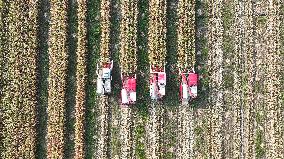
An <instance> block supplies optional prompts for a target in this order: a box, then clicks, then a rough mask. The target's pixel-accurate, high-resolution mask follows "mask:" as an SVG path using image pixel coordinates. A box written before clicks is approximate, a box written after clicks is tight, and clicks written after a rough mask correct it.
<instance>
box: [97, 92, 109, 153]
mask: <svg viewBox="0 0 284 159" xmlns="http://www.w3.org/2000/svg"><path fill="white" fill-rule="evenodd" d="M98 109H99V112H98V119H97V125H98V126H97V129H98V139H97V140H98V141H97V143H98V145H97V150H96V151H97V152H96V158H108V156H107V141H108V112H109V103H108V97H107V96H103V97H99V98H98Z"/></svg>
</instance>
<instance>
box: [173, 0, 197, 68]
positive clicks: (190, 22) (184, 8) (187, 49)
mask: <svg viewBox="0 0 284 159" xmlns="http://www.w3.org/2000/svg"><path fill="white" fill-rule="evenodd" d="M177 13H178V29H177V35H178V66H179V68H180V69H181V70H184V71H186V70H188V69H192V68H193V67H194V65H195V1H193V0H180V1H179V2H178V11H177Z"/></svg>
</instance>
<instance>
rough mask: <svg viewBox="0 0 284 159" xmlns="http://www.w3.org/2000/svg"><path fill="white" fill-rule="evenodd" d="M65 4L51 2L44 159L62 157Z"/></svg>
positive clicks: (65, 46)
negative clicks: (45, 153) (45, 151)
mask: <svg viewBox="0 0 284 159" xmlns="http://www.w3.org/2000/svg"><path fill="white" fill-rule="evenodd" d="M66 24H67V1H65V0H63V1H61V0H51V1H50V28H49V40H48V45H49V48H48V52H49V78H48V108H47V113H48V119H47V158H63V150H64V120H65V119H64V114H65V105H66V102H65V97H66V93H65V91H66V71H67V44H66V40H67V39H66V38H67V36H66V35H67V33H66V31H67V30H66V29H67V28H66Z"/></svg>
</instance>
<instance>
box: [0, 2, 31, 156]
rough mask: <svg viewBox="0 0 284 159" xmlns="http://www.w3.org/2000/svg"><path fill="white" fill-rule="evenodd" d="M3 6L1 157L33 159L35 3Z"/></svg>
mask: <svg viewBox="0 0 284 159" xmlns="http://www.w3.org/2000/svg"><path fill="white" fill-rule="evenodd" d="M5 6H10V8H9V13H8V17H7V19H6V18H5V20H3V22H4V23H5V26H7V28H6V29H5V30H6V33H3V35H7V37H5V40H8V41H7V48H6V47H4V48H2V49H3V51H4V52H5V54H6V55H4V56H6V57H5V58H7V61H6V60H5V62H7V63H6V64H5V65H6V66H7V68H6V69H7V70H5V71H6V72H5V78H7V80H8V81H9V82H8V83H6V85H4V86H3V88H1V89H3V98H2V97H1V106H0V107H1V111H2V109H3V108H5V109H3V116H1V118H3V125H4V130H3V132H1V133H2V135H3V137H4V139H3V144H4V145H3V146H4V151H3V152H1V158H35V136H36V134H35V133H36V132H35V123H36V121H35V107H36V54H37V52H36V42H37V40H36V34H37V1H29V2H23V1H19V0H17V1H11V2H5ZM1 38H2V37H1ZM5 43H6V42H5ZM1 115H2V114H1Z"/></svg>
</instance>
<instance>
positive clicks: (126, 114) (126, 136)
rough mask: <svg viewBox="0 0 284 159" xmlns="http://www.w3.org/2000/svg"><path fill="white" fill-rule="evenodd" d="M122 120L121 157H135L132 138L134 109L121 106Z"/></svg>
mask: <svg viewBox="0 0 284 159" xmlns="http://www.w3.org/2000/svg"><path fill="white" fill-rule="evenodd" d="M120 111H121V113H120V115H121V119H120V120H121V122H120V142H121V153H120V155H121V156H120V158H133V156H132V154H131V152H132V151H131V147H132V146H133V144H132V142H133V141H132V138H131V133H132V131H131V124H132V109H131V108H121V110H120Z"/></svg>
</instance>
